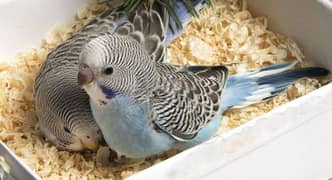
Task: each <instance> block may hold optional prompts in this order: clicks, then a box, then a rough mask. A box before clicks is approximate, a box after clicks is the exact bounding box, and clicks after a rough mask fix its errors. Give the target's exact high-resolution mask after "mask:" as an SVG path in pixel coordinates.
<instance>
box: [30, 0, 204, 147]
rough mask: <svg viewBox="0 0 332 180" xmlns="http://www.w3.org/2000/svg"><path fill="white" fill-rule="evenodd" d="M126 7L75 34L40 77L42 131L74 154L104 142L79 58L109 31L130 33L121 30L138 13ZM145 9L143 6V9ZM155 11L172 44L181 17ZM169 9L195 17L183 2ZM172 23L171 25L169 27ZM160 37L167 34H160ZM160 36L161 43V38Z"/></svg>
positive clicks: (37, 92) (37, 94)
mask: <svg viewBox="0 0 332 180" xmlns="http://www.w3.org/2000/svg"><path fill="white" fill-rule="evenodd" d="M161 2H162V1H161ZM191 2H192V3H193V5H194V7H196V10H199V9H200V8H202V7H203V6H204V4H205V3H203V2H204V1H202V0H193V1H191ZM126 7H127V6H120V7H118V8H116V9H113V10H109V11H107V12H105V13H103V14H101V15H100V16H98V17H97V18H96V19H94V20H93V21H91V22H90V23H89V24H87V25H86V26H85V27H84V28H83V29H82V30H81V31H79V32H77V33H75V34H74V35H73V36H72V37H71V38H69V39H68V40H66V41H65V42H64V43H62V44H61V45H60V46H58V47H57V48H56V49H55V50H54V51H52V52H51V53H50V54H49V55H48V57H47V60H46V61H45V63H43V65H42V67H41V69H40V72H39V74H38V75H37V78H36V80H35V85H34V95H35V105H36V112H37V116H38V118H39V123H40V128H41V131H42V132H43V134H44V135H45V136H46V138H47V139H48V140H50V141H51V142H52V143H53V144H55V145H56V146H57V147H59V148H62V149H66V150H71V151H81V150H84V149H90V150H95V149H96V148H97V146H98V144H99V141H101V139H102V135H101V133H100V130H99V128H98V125H97V124H96V122H95V121H94V118H93V116H92V114H91V109H90V105H89V97H88V95H87V94H86V93H85V92H84V90H82V89H81V88H80V87H79V86H78V84H77V74H78V59H79V55H80V54H81V51H82V48H83V47H84V46H85V45H86V43H88V42H89V41H90V40H92V39H94V38H97V37H99V36H101V35H103V34H104V33H107V32H113V31H117V32H120V31H126V29H125V28H120V27H124V26H123V25H124V24H126V23H127V22H128V21H130V16H132V15H133V14H134V13H130V12H127V10H126ZM143 7H144V6H143V5H141V6H140V7H139V8H143ZM135 8H137V7H136V6H135ZM154 8H155V9H158V11H159V12H160V13H162V14H163V17H164V19H165V22H164V23H163V26H164V27H165V28H168V27H169V28H168V29H169V30H168V38H167V41H171V40H172V39H174V38H175V37H176V36H177V35H179V34H180V32H181V31H182V29H181V27H180V26H177V23H176V22H177V21H176V19H177V18H173V16H172V17H170V16H169V15H168V14H167V12H168V11H167V10H165V7H163V6H157V5H154ZM167 9H168V10H171V11H172V12H173V13H175V15H176V17H179V19H181V22H183V23H184V22H188V21H189V19H190V18H191V14H190V11H189V10H188V4H185V3H183V2H182V1H178V2H177V3H175V4H173V5H172V7H171V9H169V7H167ZM167 17H170V18H167ZM154 23H161V22H159V19H156V22H153V23H150V24H141V25H143V26H150V25H153V24H154ZM169 24H170V25H171V26H168V25H169ZM159 26H161V24H158V26H157V28H160V27H159ZM171 27H172V29H171ZM119 28H120V29H119ZM141 28H143V27H141ZM144 28H145V27H144ZM129 30H130V29H129ZM158 35H163V34H162V32H160V33H159V34H158ZM156 37H157V38H155V39H156V40H157V39H158V36H156ZM151 38H152V39H153V38H154V37H153V36H152V37H151ZM161 50H162V49H161ZM159 53H164V51H163V52H159ZM157 55H158V56H161V54H157Z"/></svg>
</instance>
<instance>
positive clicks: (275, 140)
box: [0, 0, 332, 180]
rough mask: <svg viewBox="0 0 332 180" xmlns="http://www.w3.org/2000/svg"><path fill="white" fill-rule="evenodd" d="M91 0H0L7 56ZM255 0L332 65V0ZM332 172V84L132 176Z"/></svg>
mask: <svg viewBox="0 0 332 180" xmlns="http://www.w3.org/2000/svg"><path fill="white" fill-rule="evenodd" d="M37 3H38V4H39V5H38V6H36V5H35V4H37ZM84 3H85V1H84V0H81V1H80V0H75V1H66V0H30V1H29V2H27V1H24V0H6V1H4V0H0V22H1V28H0V52H1V53H0V60H1V59H12V57H14V56H15V54H16V53H17V52H20V51H22V50H27V49H30V48H31V47H34V46H38V43H39V41H40V40H41V39H42V37H43V36H44V34H45V33H46V32H47V31H48V30H50V28H51V27H53V26H54V25H55V24H59V23H63V22H65V20H66V19H68V18H70V17H72V16H73V15H74V13H75V12H76V11H77V9H78V8H79V7H81V6H82V5H83V4H84ZM64 4H65V5H64ZM248 6H249V10H250V11H251V12H253V14H254V15H264V16H267V17H268V19H269V23H270V25H269V27H270V29H272V30H274V31H276V32H281V33H283V34H285V35H287V36H289V37H291V38H292V39H294V40H295V41H296V42H297V43H298V44H299V46H300V47H301V48H302V49H303V51H304V53H305V55H306V58H310V60H311V61H314V62H315V63H316V64H317V65H319V66H323V67H326V68H328V69H330V70H332V46H331V43H332V1H331V0H278V1H274V0H248ZM28 8H30V9H29V10H27V9H28ZM25 12H34V13H32V14H29V15H27V14H25ZM26 34H29V36H26ZM331 177H332V84H329V85H326V86H324V87H322V88H320V89H318V90H316V91H314V92H312V93H310V94H308V95H306V96H304V97H301V98H298V99H296V100H294V101H292V102H290V103H288V104H286V105H284V106H281V107H279V108H276V109H274V110H273V111H271V112H270V113H267V114H265V115H263V116H261V117H258V118H256V119H254V120H252V121H250V122H249V123H246V124H245V125H243V126H240V127H239V128H236V129H234V130H232V131H230V132H228V133H225V134H223V135H222V136H221V137H220V138H217V139H214V140H210V141H208V142H206V143H203V144H201V145H199V146H196V147H194V148H192V149H189V150H187V151H185V152H182V153H180V154H178V155H176V156H174V157H172V158H169V159H168V160H166V161H164V162H161V163H159V164H157V165H155V166H153V167H151V168H148V169H146V170H144V171H142V172H139V173H137V174H135V175H133V176H131V177H129V178H128V179H130V180H137V179H165V180H166V179H181V180H182V179H227V180H230V179H236V180H237V179H239V180H240V179H255V180H258V179H262V180H265V179H269V180H271V179H301V180H305V179H308V180H309V179H310V180H312V179H318V180H320V179H322V180H327V179H329V178H331Z"/></svg>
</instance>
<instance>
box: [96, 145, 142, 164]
mask: <svg viewBox="0 0 332 180" xmlns="http://www.w3.org/2000/svg"><path fill="white" fill-rule="evenodd" d="M96 160H97V162H98V163H100V164H101V165H102V166H114V167H116V166H121V168H126V167H130V166H134V165H137V164H141V163H142V162H144V160H145V159H144V158H142V159H132V158H126V157H125V156H122V155H119V154H118V153H116V152H115V151H113V150H112V149H110V148H109V147H107V146H104V147H101V148H99V150H98V152H97V158H96Z"/></svg>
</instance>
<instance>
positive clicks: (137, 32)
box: [115, 9, 166, 62]
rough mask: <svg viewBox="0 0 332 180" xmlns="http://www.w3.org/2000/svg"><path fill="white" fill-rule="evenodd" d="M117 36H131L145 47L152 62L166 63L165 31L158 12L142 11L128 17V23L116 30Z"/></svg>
mask: <svg viewBox="0 0 332 180" xmlns="http://www.w3.org/2000/svg"><path fill="white" fill-rule="evenodd" d="M115 32H116V33H117V34H120V35H124V36H131V37H132V38H134V39H135V40H137V41H138V42H139V43H140V44H142V45H143V47H144V48H145V50H146V52H147V53H148V54H149V55H150V58H151V60H153V61H156V62H162V61H164V58H165V54H166V46H165V29H164V25H163V22H162V19H161V17H160V15H159V13H158V12H156V11H154V10H152V9H142V10H140V11H136V12H135V13H133V14H131V15H129V16H128V21H127V22H126V23H125V24H123V25H122V26H120V27H119V28H117V29H116V30H115Z"/></svg>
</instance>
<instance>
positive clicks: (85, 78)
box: [78, 64, 94, 87]
mask: <svg viewBox="0 0 332 180" xmlns="http://www.w3.org/2000/svg"><path fill="white" fill-rule="evenodd" d="M93 80H94V74H93V71H92V70H91V68H90V67H89V66H88V65H87V64H80V65H79V69H78V85H79V86H80V87H83V86H84V85H86V84H89V83H91V82H92V81H93Z"/></svg>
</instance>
